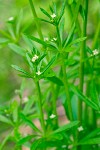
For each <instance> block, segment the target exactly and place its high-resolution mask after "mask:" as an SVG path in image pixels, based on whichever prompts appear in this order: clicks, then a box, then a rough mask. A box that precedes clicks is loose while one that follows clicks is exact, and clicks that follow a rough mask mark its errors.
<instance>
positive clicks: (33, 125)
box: [20, 113, 41, 133]
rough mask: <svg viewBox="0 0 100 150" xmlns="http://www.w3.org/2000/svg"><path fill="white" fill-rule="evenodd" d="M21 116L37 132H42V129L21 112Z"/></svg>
mask: <svg viewBox="0 0 100 150" xmlns="http://www.w3.org/2000/svg"><path fill="white" fill-rule="evenodd" d="M20 117H21V119H22V120H23V121H24V122H25V123H26V124H27V125H29V126H30V127H31V128H32V129H33V130H35V131H36V132H39V133H41V131H40V130H39V129H38V128H37V127H36V126H35V124H34V123H33V122H32V121H31V120H29V119H28V118H27V117H26V116H25V115H24V114H23V113H20Z"/></svg>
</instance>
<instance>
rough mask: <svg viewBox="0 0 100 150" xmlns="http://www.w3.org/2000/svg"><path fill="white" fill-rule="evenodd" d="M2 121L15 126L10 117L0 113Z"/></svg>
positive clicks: (0, 120)
mask: <svg viewBox="0 0 100 150" xmlns="http://www.w3.org/2000/svg"><path fill="white" fill-rule="evenodd" d="M0 122H4V123H7V124H9V125H12V126H13V123H12V121H11V120H10V119H8V118H7V117H5V116H3V115H0Z"/></svg>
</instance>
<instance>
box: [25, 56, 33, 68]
mask: <svg viewBox="0 0 100 150" xmlns="http://www.w3.org/2000/svg"><path fill="white" fill-rule="evenodd" d="M26 59H27V61H28V63H29V65H30V67H31V68H32V69H33V64H32V62H31V58H30V56H29V53H26Z"/></svg>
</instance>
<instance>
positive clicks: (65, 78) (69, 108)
mask: <svg viewBox="0 0 100 150" xmlns="http://www.w3.org/2000/svg"><path fill="white" fill-rule="evenodd" d="M62 72H63V83H64V87H65V93H66V97H67V107H68V113H69V118H70V121H73V113H72V106H71V98H70V92H69V86H68V80H67V76H66V67H65V64H64V63H63V65H62Z"/></svg>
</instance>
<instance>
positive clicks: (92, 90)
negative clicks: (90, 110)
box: [90, 80, 100, 107]
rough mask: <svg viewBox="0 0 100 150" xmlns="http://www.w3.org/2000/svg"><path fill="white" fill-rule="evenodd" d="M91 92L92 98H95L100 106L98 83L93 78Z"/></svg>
mask: <svg viewBox="0 0 100 150" xmlns="http://www.w3.org/2000/svg"><path fill="white" fill-rule="evenodd" d="M90 94H91V98H92V99H93V101H94V102H95V103H96V104H97V105H98V106H99V107H100V101H99V96H98V93H97V89H96V84H95V82H94V80H92V81H91V83H90Z"/></svg>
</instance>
